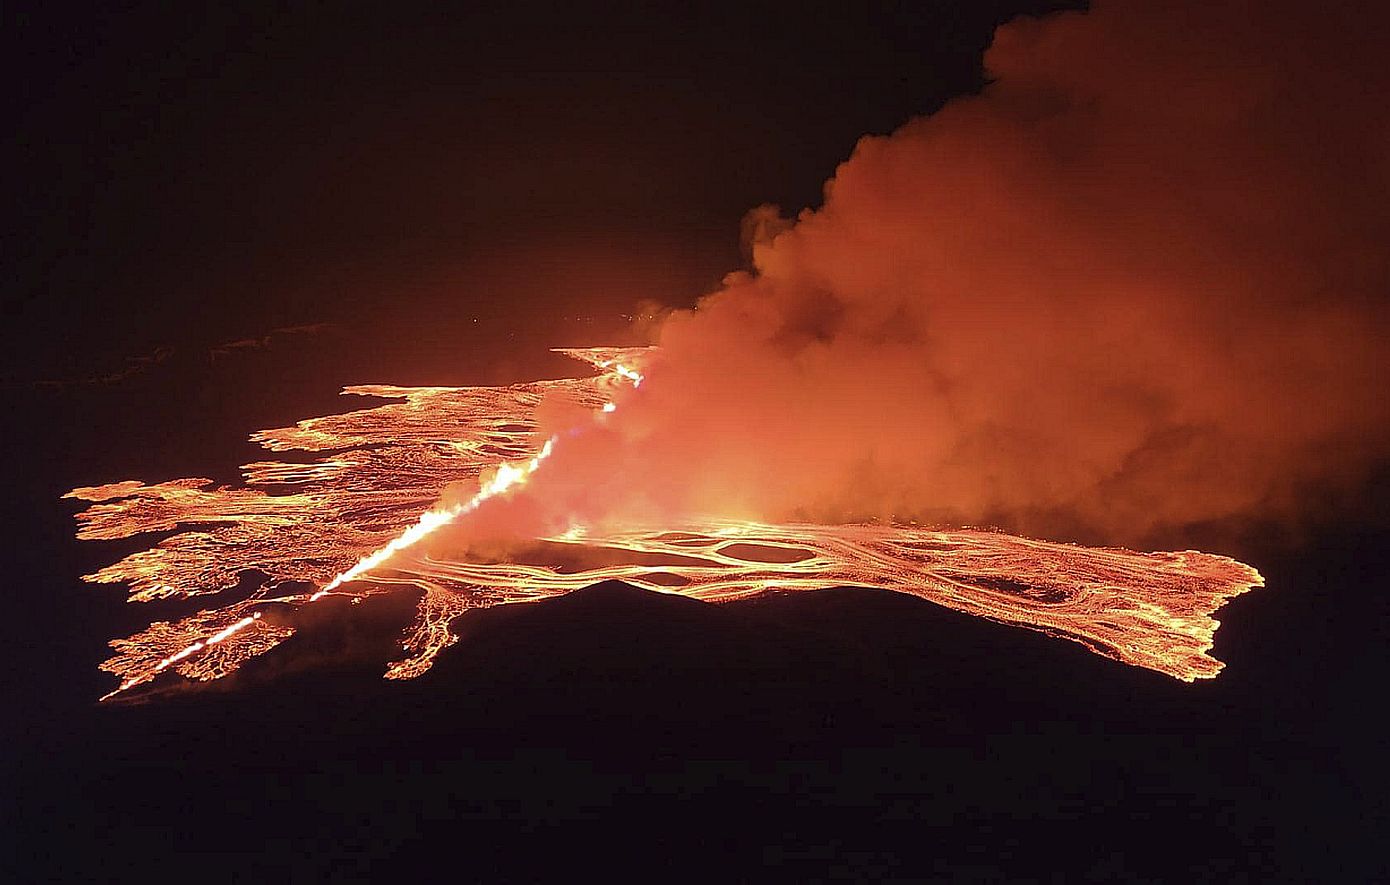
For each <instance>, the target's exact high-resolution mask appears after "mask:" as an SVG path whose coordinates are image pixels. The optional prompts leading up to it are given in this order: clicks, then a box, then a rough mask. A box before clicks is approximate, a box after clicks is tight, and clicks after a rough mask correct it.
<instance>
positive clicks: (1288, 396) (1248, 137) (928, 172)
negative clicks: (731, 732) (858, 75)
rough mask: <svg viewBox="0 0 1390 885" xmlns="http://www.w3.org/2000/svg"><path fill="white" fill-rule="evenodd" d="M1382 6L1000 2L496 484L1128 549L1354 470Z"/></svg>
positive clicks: (1269, 507) (1375, 219)
mask: <svg viewBox="0 0 1390 885" xmlns="http://www.w3.org/2000/svg"><path fill="white" fill-rule="evenodd" d="M1386 18H1387V16H1386V15H1385V13H1383V12H1380V11H1378V10H1376V9H1375V8H1374V7H1369V6H1368V7H1367V8H1365V9H1356V8H1353V7H1350V6H1343V7H1342V8H1340V9H1339V10H1332V11H1329V10H1326V9H1322V8H1307V9H1302V10H1291V11H1284V12H1277V13H1276V12H1274V11H1273V10H1272V9H1271V7H1270V6H1269V5H1267V4H1243V3H1211V2H1192V3H1184V4H1173V3H1162V4H1143V3H1133V4H1121V3H1109V2H1097V3H1095V4H1094V6H1093V9H1092V10H1091V11H1090V12H1088V13H1069V14H1063V15H1058V16H1053V17H1049V18H1046V19H1020V20H1016V21H1014V22H1011V23H1009V24H1007V25H1005V26H1003V27H1001V28H1000V29H999V30H998V32H997V34H996V36H995V40H994V43H993V46H992V48H991V49H990V50H989V52H988V54H987V55H986V59H985V63H986V68H987V71H988V73H989V76H990V78H991V80H992V81H993V82H992V83H991V85H990V86H988V87H987V88H986V89H985V90H984V92H983V93H982V94H981V95H979V96H973V97H966V98H961V99H958V100H956V101H954V102H952V103H951V104H949V105H947V106H946V107H945V108H944V109H942V110H941V111H940V112H938V113H936V114H934V115H932V116H931V117H929V118H923V119H916V120H912V121H910V122H908V123H907V124H906V125H904V126H903V127H902V128H900V129H899V130H898V131H896V132H894V133H893V134H891V135H888V136H884V137H877V136H870V137H865V138H864V139H862V140H861V141H860V142H859V144H858V146H857V147H856V148H855V150H854V152H853V155H852V156H851V157H850V158H849V159H848V160H847V161H845V162H844V163H843V164H842V165H841V166H840V167H839V169H838V170H836V172H835V176H834V178H833V179H832V180H831V181H830V182H829V183H828V184H827V185H826V188H825V200H824V205H823V206H822V207H821V208H819V209H817V210H814V211H810V210H808V211H805V212H802V213H801V214H800V216H799V217H797V218H796V219H795V220H791V219H785V218H782V217H780V214H779V212H778V211H777V210H776V209H775V207H761V208H759V209H757V210H755V211H754V212H753V213H751V214H750V215H749V217H748V219H747V220H746V221H745V236H746V237H747V238H748V240H749V242H750V245H751V254H752V259H753V262H752V263H753V269H752V270H751V271H748V272H739V273H734V274H731V275H730V276H729V277H728V278H727V279H726V280H725V284H724V287H723V288H722V289H721V290H720V291H718V292H715V293H713V294H711V295H709V296H707V297H705V298H704V299H703V300H702V301H701V302H700V303H699V306H698V308H697V309H696V310H694V311H684V312H675V313H672V314H670V315H669V316H668V317H666V318H665V320H664V322H663V323H662V324H661V326H660V328H659V334H658V341H659V344H660V345H661V348H662V356H661V358H660V361H659V362H658V363H657V364H655V365H654V366H653V367H652V368H651V369H650V371H649V373H648V382H647V383H646V384H645V385H644V386H643V388H642V390H641V391H640V394H638V395H634V396H632V397H630V398H629V400H628V401H627V402H625V403H624V404H623V406H622V409H621V414H620V415H618V416H615V417H616V418H620V420H613V421H611V422H609V423H607V424H605V425H603V426H602V427H599V428H595V429H593V430H591V431H589V432H586V433H584V434H581V435H577V436H574V437H572V438H571V439H570V440H568V441H567V442H566V444H565V445H564V446H561V447H559V448H558V449H557V451H556V454H555V456H554V458H553V465H552V466H550V467H548V469H547V470H546V471H544V472H543V474H538V475H537V477H536V480H535V482H534V483H533V486H534V490H535V494H534V495H527V496H525V497H526V498H529V499H532V500H531V502H530V503H529V504H525V503H519V502H514V503H513V504H512V505H511V506H513V507H520V508H525V507H535V508H542V509H543V510H544V511H545V513H546V514H547V515H546V518H547V519H552V520H565V519H574V520H577V521H581V522H582V521H586V520H600V521H601V520H602V519H603V518H604V517H605V516H609V515H620V516H622V517H623V518H633V517H641V516H653V517H658V516H667V517H669V516H671V515H673V514H679V513H682V512H702V513H716V514H723V515H728V516H733V517H756V518H764V519H788V518H792V519H795V518H808V519H817V520H840V519H854V518H864V517H870V516H888V515H892V516H895V517H896V518H898V519H908V518H917V519H921V520H925V521H932V522H943V523H955V524H960V523H965V524H975V525H981V524H988V525H997V526H1002V527H1007V528H1012V529H1015V530H1019V531H1025V532H1031V533H1035V534H1040V535H1048V536H1064V535H1068V534H1071V535H1074V536H1082V535H1084V536H1088V537H1091V538H1096V537H1099V538H1101V539H1103V540H1107V541H1111V542H1116V543H1131V542H1136V541H1142V540H1143V539H1144V538H1146V537H1152V536H1153V534H1154V533H1155V532H1160V531H1166V530H1172V529H1174V528H1175V527H1178V528H1180V527H1183V526H1189V525H1193V524H1197V523H1201V522H1206V521H1217V520H1229V519H1232V518H1237V519H1239V518H1244V517H1248V516H1252V515H1257V514H1259V515H1273V516H1277V517H1279V518H1291V517H1294V516H1296V515H1297V514H1298V513H1299V511H1300V507H1302V506H1303V505H1302V504H1301V503H1300V502H1301V501H1302V500H1303V496H1304V495H1306V494H1307V493H1308V491H1309V490H1310V489H1321V490H1326V489H1338V488H1341V489H1348V488H1354V487H1355V484H1356V483H1357V482H1358V481H1360V480H1362V479H1364V476H1365V474H1366V472H1367V471H1368V470H1369V469H1371V468H1372V467H1373V466H1374V465H1375V464H1376V463H1377V462H1378V461H1379V460H1380V459H1381V458H1383V456H1384V455H1385V453H1386V451H1387V445H1386V444H1387V436H1388V434H1387V429H1390V420H1388V419H1390V398H1387V396H1386V391H1385V389H1384V385H1383V380H1382V377H1383V372H1382V370H1383V367H1384V366H1386V365H1387V364H1390V363H1387V360H1386V357H1387V349H1390V343H1387V342H1390V334H1387V333H1390V323H1387V309H1386V294H1387V291H1390V287H1388V286H1387V283H1390V257H1388V256H1390V250H1388V249H1387V244H1390V212H1387V209H1386V207H1387V205H1390V201H1387V196H1390V193H1388V191H1390V188H1388V187H1387V184H1390V114H1387V112H1386V107H1387V103H1388V102H1390V90H1387V89H1386V87H1387V85H1390V76H1387V71H1386V66H1385V64H1384V55H1383V51H1384V47H1385V46H1387V45H1390V29H1387V27H1386V22H1385V20H1386ZM557 420H558V419H557ZM541 502H544V503H541Z"/></svg>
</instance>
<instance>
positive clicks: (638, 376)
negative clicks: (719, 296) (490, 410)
mask: <svg viewBox="0 0 1390 885" xmlns="http://www.w3.org/2000/svg"><path fill="white" fill-rule="evenodd" d="M599 366H600V368H609V367H610V366H611V367H612V369H613V371H614V372H615V373H616V374H617V375H619V376H620V377H622V378H626V379H627V380H629V381H631V382H632V386H633V387H634V388H637V387H641V386H642V373H641V372H638V371H636V370H635V369H630V368H628V367H627V366H624V365H623V364H622V363H617V364H613V363H600V364H599ZM617 408H618V406H617V405H616V404H615V403H612V402H608V403H604V405H603V409H602V411H603V412H605V413H611V412H614V411H616V410H617ZM555 440H556V437H553V436H552V437H551V438H550V439H547V440H546V441H545V445H543V446H541V450H540V451H539V452H537V453H536V455H535V457H533V458H532V459H531V460H529V461H525V462H522V464H521V465H520V466H517V465H515V464H508V463H505V462H504V463H502V464H500V465H498V467H497V474H496V475H495V476H493V478H492V479H491V480H489V481H488V482H487V483H485V484H484V485H483V487H482V488H481V489H479V490H478V493H477V494H476V495H474V496H473V497H472V498H469V499H468V500H467V501H465V502H463V503H462V504H458V505H455V506H453V507H446V508H444V509H443V510H427V511H425V512H424V513H422V514H420V520H419V522H417V523H415V525H413V526H411V527H410V528H408V529H406V530H405V531H404V532H402V533H401V534H400V535H398V536H396V537H395V538H393V539H392V540H390V541H389V542H387V543H386V545H385V546H383V547H381V548H380V549H378V550H377V551H376V552H374V553H370V554H368V555H367V556H364V557H362V559H360V560H358V561H357V564H356V565H354V566H353V567H352V568H350V569H348V570H347V571H345V572H343V573H341V574H339V575H338V576H337V577H336V578H334V579H333V580H332V581H329V582H328V584H326V585H325V586H324V588H323V589H322V590H319V591H318V592H316V593H314V594H313V595H312V596H310V597H309V601H310V602H317V601H318V600H320V599H322V598H323V597H324V596H327V595H328V594H329V593H331V592H333V591H334V590H336V589H337V588H338V587H340V586H342V585H343V584H346V583H347V582H348V581H352V580H355V579H357V578H360V577H361V576H362V575H364V574H366V573H367V572H369V571H371V570H372V569H374V568H376V567H377V566H379V565H381V564H382V563H383V562H385V561H386V560H388V559H390V558H391V557H392V556H395V555H396V554H397V553H399V552H401V551H402V550H405V549H406V548H407V547H411V546H413V545H414V544H417V543H419V542H420V541H421V540H422V539H424V538H426V537H428V536H429V535H431V534H433V533H434V532H436V531H438V530H439V529H440V528H442V527H444V526H446V525H448V524H449V523H451V522H453V521H454V520H456V519H458V518H459V517H460V516H463V515H465V514H467V513H472V512H473V511H474V510H477V509H478V507H479V506H481V505H482V503H483V502H484V501H486V500H488V499H489V498H493V497H496V496H497V495H500V494H501V493H503V492H505V491H506V490H507V489H510V488H512V487H513V486H515V485H518V484H520V483H522V482H525V481H526V480H527V479H529V478H530V477H531V474H533V473H535V472H536V469H537V468H539V467H540V466H541V464H543V463H544V462H545V459H546V458H549V457H550V453H551V451H553V450H554V448H555Z"/></svg>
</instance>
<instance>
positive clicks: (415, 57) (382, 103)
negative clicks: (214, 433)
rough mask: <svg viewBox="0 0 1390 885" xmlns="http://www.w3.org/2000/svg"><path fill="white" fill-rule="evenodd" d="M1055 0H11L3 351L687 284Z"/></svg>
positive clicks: (136, 344) (672, 293)
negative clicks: (482, 2)
mask: <svg viewBox="0 0 1390 885" xmlns="http://www.w3.org/2000/svg"><path fill="white" fill-rule="evenodd" d="M1057 5H1059V4H1056V3H1034V4H1031V5H1025V4H1019V3H1008V2H990V3H973V4H957V3H936V4H926V5H918V4H873V5H867V6H857V5H852V6H836V5H828V6H815V7H806V8H801V9H796V10H792V9H788V8H787V7H785V6H780V5H767V6H761V7H760V6H758V5H750V6H745V7H739V8H727V7H725V8H719V7H700V8H692V9H686V10H670V9H666V8H664V7H662V6H661V5H659V4H658V5H651V6H647V5H641V4H632V5H627V6H604V7H602V8H599V7H593V6H589V5H585V4H579V5H570V4H524V3H523V4H505V5H499V6H497V7H496V8H492V9H482V10H466V9H444V8H438V9H423V10H422V9H408V8H407V9H402V8H396V7H395V6H391V7H382V6H374V5H365V4H364V5H361V6H356V7H353V8H346V7H335V8H331V9H330V8H325V7H321V6H318V5H310V6H306V7H303V8H297V9H296V10H294V11H291V12H281V11H276V12H269V11H266V10H245V9H241V8H235V9H234V8H230V7H229V8H225V9H203V10H198V11H193V10H183V9H180V10H178V11H171V10H169V9H167V8H163V7H162V6H161V5H159V4H123V5H122V6H121V8H120V9H119V10H112V9H108V10H105V11H102V12H98V13H94V14H78V13H77V12H76V11H75V10H74V9H71V8H69V9H60V10H56V11H55V10H54V9H53V8H51V7H47V6H45V7H43V8H31V9H23V8H13V7H12V8H11V9H10V10H9V11H8V12H7V13H6V17H7V19H8V23H7V27H6V28H5V39H6V40H7V42H8V43H9V47H8V50H7V55H8V56H9V57H10V58H11V59H12V60H14V61H16V62H18V64H17V65H16V67H17V69H18V71H19V77H18V78H17V79H16V80H15V81H13V84H12V85H13V86H14V89H13V90H12V92H11V94H10V98H9V101H10V107H9V109H8V112H7V118H8V119H9V120H10V121H12V122H11V125H12V138H11V139H9V140H8V148H9V151H10V152H11V153H12V156H11V157H10V158H9V160H8V162H7V163H6V166H7V167H8V168H10V169H11V170H14V171H15V174H12V175H11V176H9V179H10V183H11V186H12V187H13V188H15V190H16V191H17V193H15V194H14V195H13V196H12V197H11V198H10V200H9V202H10V203H11V205H13V206H15V207H16V208H18V209H19V210H20V211H19V212H17V213H16V215H15V218H14V219H13V225H12V227H11V229H10V230H9V231H8V232H7V237H6V239H7V242H8V244H9V245H7V248H6V252H7V254H9V255H11V256H13V260H15V261H16V262H17V267H16V270H17V271H18V273H17V274H14V276H13V278H12V279H13V283H12V287H11V288H12V291H10V292H9V293H7V295H6V312H7V315H8V317H9V318H10V320H11V324H10V327H11V329H15V330H18V329H21V328H22V329H24V330H25V332H26V333H27V334H25V335H24V336H23V338H22V340H21V346H20V348H19V349H17V350H16V349H13V348H11V349H10V352H9V354H8V355H7V359H6V362H5V364H4V365H5V371H4V374H5V375H6V376H7V377H10V378H14V377H21V378H28V377H33V375H34V373H39V374H43V373H48V374H53V373H58V374H63V373H68V374H71V373H73V372H77V373H79V374H80V373H81V372H83V371H86V370H87V369H89V368H90V367H96V368H97V369H98V370H100V369H103V368H105V367H104V366H102V365H101V362H102V360H103V358H105V359H107V360H109V359H110V357H111V356H113V355H115V354H114V352H113V349H112V348H113V346H114V345H115V344H116V342H119V343H120V344H122V345H127V346H128V347H129V349H130V350H131V351H132V355H134V353H135V352H142V351H141V350H140V349H141V348H147V349H153V348H154V347H157V346H159V345H160V344H167V343H168V342H169V341H170V339H172V338H176V337H182V338H188V337H191V338H194V339H197V338H199V337H203V336H216V335H223V334H226V335H231V336H232V337H238V336H243V335H252V334H260V333H262V332H263V331H264V330H265V329H267V328H271V327H274V326H280V325H294V324H301V323H311V322H325V321H337V322H347V323H367V324H370V323H377V322H380V321H381V320H382V319H383V318H385V317H388V316H390V317H400V316H401V315H405V316H406V317H409V318H411V319H415V320H416V321H417V323H419V324H420V325H425V324H424V323H420V322H419V321H420V320H421V319H422V318H424V317H428V318H429V320H430V322H429V323H428V325H429V326H430V327H431V328H432V329H433V330H434V331H436V332H440V331H444V330H447V329H448V328H449V327H450V326H451V325H453V324H457V323H461V322H469V321H471V318H472V317H474V316H476V315H478V314H479V313H482V314H496V313H501V314H503V315H505V316H506V317H507V318H508V320H509V321H515V320H517V319H522V318H533V319H536V320H537V321H540V322H546V323H551V322H555V323H562V322H563V321H561V320H552V319H551V318H550V314H551V313H552V312H554V313H558V314H561V315H575V314H581V313H606V314H612V313H619V312H625V311H626V310H627V309H628V308H630V306H631V305H632V304H633V303H634V302H636V301H637V300H638V299H642V298H651V299H656V300H662V301H666V302H670V303H677V304H679V303H688V302H689V301H691V300H692V299H693V298H694V297H695V296H697V295H699V294H702V293H703V292H705V291H708V290H709V289H711V288H712V287H713V286H714V285H716V284H717V283H718V280H719V279H720V277H722V276H723V274H724V273H726V272H727V271H729V270H731V269H734V268H736V267H737V266H739V265H740V264H741V263H742V258H741V256H740V254H739V251H738V220H739V218H740V217H741V216H742V214H743V213H744V212H745V211H747V210H748V209H750V208H752V207H753V206H755V205H757V204H759V203H763V202H772V203H779V204H782V205H784V206H787V207H789V208H792V209H795V208H799V207H801V206H805V205H812V204H815V203H817V202H818V201H819V193H820V187H821V184H822V183H823V182H824V180H825V179H826V178H828V177H829V176H830V175H831V174H832V173H833V171H834V168H835V165H836V164H837V163H838V162H839V161H841V160H843V159H844V158H846V157H847V156H848V154H849V151H850V150H851V148H852V147H853V145H854V143H855V141H856V139H857V138H858V137H859V136H861V135H864V134H867V133H883V132H887V131H890V130H891V129H893V128H895V127H896V126H897V125H899V124H900V123H901V122H903V121H904V120H905V119H906V118H908V117H909V116H911V115H914V114H919V113H924V112H929V111H932V110H934V109H935V108H937V107H939V106H940V105H941V104H942V103H943V102H944V101H945V100H946V99H948V98H950V97H951V96H953V95H957V94H960V93H963V92H967V91H971V90H973V89H976V88H978V87H979V85H980V82H981V79H980V78H981V74H980V61H979V56H980V53H981V51H982V49H983V47H984V46H985V45H986V42H987V40H988V38H989V34H990V32H991V30H992V27H993V26H994V25H995V24H997V23H998V22H1000V21H1002V20H1004V19H1006V18H1007V17H1009V16H1010V15H1011V14H1013V13H1014V12H1017V11H1019V10H1020V9H1042V8H1047V7H1050V6H1057ZM94 339H100V340H99V341H97V340H94ZM23 341H29V342H36V343H33V344H31V345H28V346H25V345H23ZM54 341H64V342H67V343H69V344H70V345H71V346H70V347H68V348H54V347H52V346H51V342H54ZM94 345H96V346H94ZM120 349H121V348H120V347H119V346H114V350H115V351H119V350H120Z"/></svg>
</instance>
